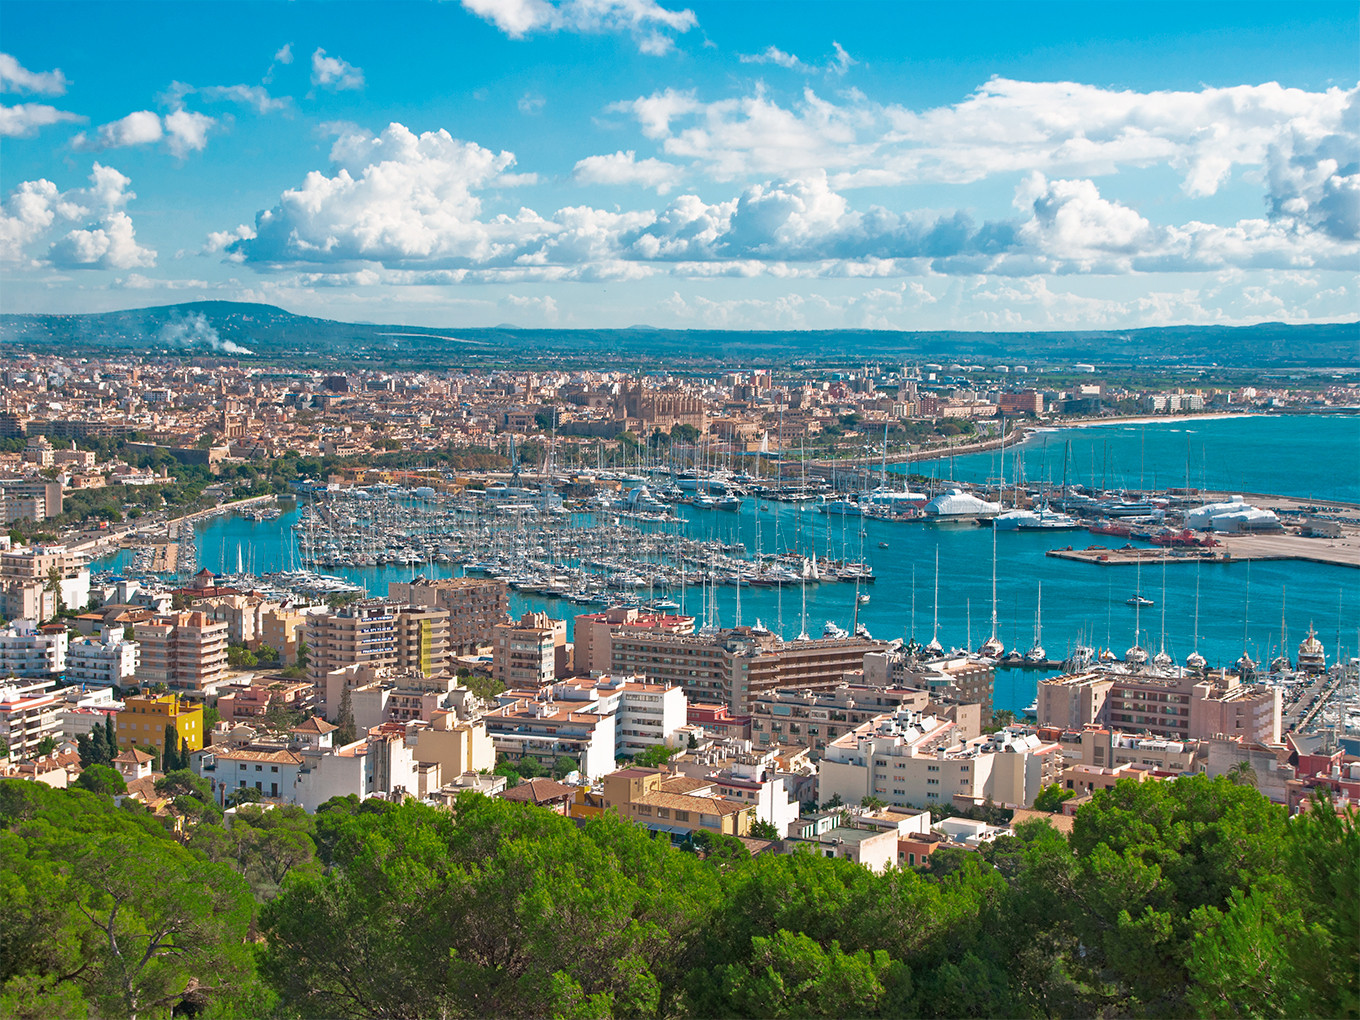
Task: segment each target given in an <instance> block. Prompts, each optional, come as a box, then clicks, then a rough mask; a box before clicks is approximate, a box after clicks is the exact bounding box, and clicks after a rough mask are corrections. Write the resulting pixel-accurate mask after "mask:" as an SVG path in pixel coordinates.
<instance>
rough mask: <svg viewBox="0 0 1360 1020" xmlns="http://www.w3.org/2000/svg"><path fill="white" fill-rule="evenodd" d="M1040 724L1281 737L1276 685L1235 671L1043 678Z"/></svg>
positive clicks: (1194, 736)
mask: <svg viewBox="0 0 1360 1020" xmlns="http://www.w3.org/2000/svg"><path fill="white" fill-rule="evenodd" d="M1038 721H1039V725H1041V726H1056V727H1061V728H1065V729H1073V730H1079V729H1082V728H1083V727H1085V726H1087V725H1090V724H1097V725H1100V726H1108V727H1111V728H1116V729H1120V730H1124V731H1127V732H1136V733H1151V734H1155V735H1157V736H1162V737H1170V738H1172V739H1173V740H1209V739H1211V738H1213V737H1218V736H1225V737H1231V738H1240V739H1242V740H1245V741H1248V742H1251V743H1261V744H1278V743H1279V742H1280V725H1281V697H1280V689H1279V688H1278V687H1273V686H1268V685H1258V684H1244V683H1242V681H1241V679H1240V678H1239V677H1238V675H1237V674H1236V673H1229V672H1226V671H1218V672H1215V673H1208V674H1205V675H1203V676H1201V675H1200V674H1198V673H1190V672H1180V671H1177V672H1173V673H1166V674H1162V673H1152V672H1144V673H1130V672H1123V671H1119V670H1116V669H1091V670H1087V671H1085V672H1082V673H1073V674H1068V675H1066V676H1059V677H1053V678H1051V679H1048V680H1042V681H1040V683H1039V707H1038Z"/></svg>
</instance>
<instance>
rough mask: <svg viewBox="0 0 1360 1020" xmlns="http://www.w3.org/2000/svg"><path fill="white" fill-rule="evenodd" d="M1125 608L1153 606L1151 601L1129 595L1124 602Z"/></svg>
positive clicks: (1139, 596) (1140, 596)
mask: <svg viewBox="0 0 1360 1020" xmlns="http://www.w3.org/2000/svg"><path fill="white" fill-rule="evenodd" d="M1124 605H1126V606H1151V605H1154V603H1153V601H1152V599H1149V598H1144V597H1143V596H1142V595H1130V596H1129V597H1128V598H1126V599H1125V600H1124Z"/></svg>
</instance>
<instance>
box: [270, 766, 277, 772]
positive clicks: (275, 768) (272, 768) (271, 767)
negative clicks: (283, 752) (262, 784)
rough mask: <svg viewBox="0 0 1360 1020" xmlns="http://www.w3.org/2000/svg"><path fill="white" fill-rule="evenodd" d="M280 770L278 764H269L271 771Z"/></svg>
mask: <svg viewBox="0 0 1360 1020" xmlns="http://www.w3.org/2000/svg"><path fill="white" fill-rule="evenodd" d="M278 770H279V767H278V766H277V765H270V766H269V771H270V772H277V771H278Z"/></svg>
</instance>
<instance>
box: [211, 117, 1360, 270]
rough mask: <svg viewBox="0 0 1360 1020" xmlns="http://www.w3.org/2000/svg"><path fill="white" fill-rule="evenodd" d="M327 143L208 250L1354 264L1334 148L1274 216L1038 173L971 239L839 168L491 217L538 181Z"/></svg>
mask: <svg viewBox="0 0 1360 1020" xmlns="http://www.w3.org/2000/svg"><path fill="white" fill-rule="evenodd" d="M640 102H643V103H644V104H645V105H644V107H642V108H639V109H637V110H636V112H637V114H638V116H639V120H640V122H641V123H642V124H643V130H644V132H647V131H651V132H655V133H658V134H661V135H663V136H664V137H665V138H667V140H670V141H676V140H678V141H682V142H685V143H686V144H691V145H695V146H697V145H698V138H697V135H695V134H694V133H693V132H694V131H695V130H698V129H684V130H679V131H672V129H671V124H672V122H673V121H674V120H675V119H676V118H679V117H686V116H691V114H690V113H688V112H687V111H689V110H690V109H691V107H692V105H693V104H694V99H693V97H692V96H691V95H689V94H688V93H676V92H667V93H662V94H659V95H658V96H654V97H649V98H648V99H647V100H644V101H640ZM752 103H753V105H752V106H751V107H750V108H749V109H748V111H747V114H746V119H747V121H748V122H759V123H760V124H761V125H762V126H761V128H760V130H759V131H753V132H752V134H754V135H756V136H758V137H760V138H762V139H764V140H765V144H766V148H767V150H768V151H766V152H765V153H764V154H763V155H762V156H761V159H762V160H764V161H768V162H769V163H772V164H773V163H779V162H787V163H790V164H796V162H797V160H796V159H795V157H794V153H796V152H797V150H798V140H799V139H800V138H803V137H805V136H806V134H807V133H808V132H809V131H810V130H811V128H810V125H811V124H812V123H814V122H816V123H818V124H819V128H818V130H817V131H816V132H813V133H814V134H817V135H818V136H819V137H820V138H822V139H824V140H837V139H840V140H842V141H843V142H844V144H842V145H840V146H839V148H838V151H839V152H840V153H841V154H842V155H844V154H845V153H846V152H848V151H850V150H853V149H854V148H855V144H854V141H853V139H854V137H855V132H856V131H857V130H858V126H859V125H858V124H857V123H856V118H855V116H842V115H841V114H839V113H836V112H835V111H832V110H820V111H819V110H818V109H817V107H818V104H819V103H820V100H818V99H817V98H816V97H815V96H814V95H812V94H811V93H806V94H805V102H804V106H803V108H802V111H801V112H800V114H799V115H798V116H797V117H795V118H793V119H792V120H790V119H789V118H788V117H787V116H785V114H786V113H787V111H781V110H780V108H778V107H777V106H776V105H775V104H773V103H771V102H769V101H768V100H766V99H765V98H764V97H762V96H757V97H756V98H755V99H754V100H753V101H752ZM728 126H729V127H730V124H729V125H728ZM338 130H339V131H340V134H339V137H338V138H337V139H336V141H335V143H334V144H333V146H332V148H331V160H332V162H333V164H334V169H333V171H331V172H330V173H329V175H328V174H326V173H321V172H313V173H311V174H309V175H308V176H307V178H306V180H305V181H304V182H303V184H302V185H301V186H299V187H298V188H296V189H293V190H290V191H287V192H285V193H284V194H283V195H282V196H281V198H280V201H279V203H278V204H277V205H276V206H275V207H274V208H272V209H270V210H266V211H264V212H261V213H259V214H258V215H257V217H256V221H255V224H254V226H253V227H251V228H249V230H250V231H252V232H253V234H251V233H247V232H246V231H245V230H238V231H236V232H222V233H218V234H215V235H213V237H212V238H210V239H209V242H208V247H209V249H211V250H221V251H224V252H225V253H226V254H227V257H228V258H232V259H236V260H238V261H245V262H250V263H253V264H257V265H261V264H262V265H271V266H285V265H291V266H295V267H306V268H308V269H313V270H315V271H317V272H322V273H326V272H331V273H346V272H354V271H357V270H359V269H362V268H366V267H381V268H382V269H384V270H385V271H387V272H389V273H390V272H397V271H402V272H404V271H420V272H427V271H459V272H465V273H466V274H467V276H466V279H468V280H475V281H481V282H516V281H522V280H538V281H544V280H568V279H576V280H584V279H625V278H641V277H643V276H646V275H650V274H654V273H658V272H664V273H670V274H672V275H675V276H690V277H716V276H731V277H750V276H755V275H768V276H770V277H772V278H776V279H794V278H817V279H845V280H852V279H884V278H889V277H894V276H896V277H902V276H925V275H930V274H940V275H946V276H972V275H977V274H990V275H994V276H998V277H1009V278H1022V277H1026V276H1035V275H1078V274H1087V275H1098V274H1107V275H1109V274H1131V273H1169V272H1182V273H1183V272H1205V271H1209V272H1219V271H1223V270H1225V269H1233V268H1238V269H1253V270H1258V269H1259V270H1290V271H1311V270H1320V269H1327V270H1345V269H1347V268H1352V267H1353V266H1354V265H1355V263H1356V260H1357V258H1360V244H1357V241H1356V239H1355V238H1354V237H1353V236H1351V235H1353V233H1354V230H1353V224H1354V215H1353V214H1352V213H1350V212H1348V207H1347V206H1346V205H1345V202H1344V201H1342V199H1345V198H1346V194H1345V193H1343V187H1344V186H1345V185H1346V184H1347V181H1348V178H1347V177H1346V175H1343V174H1339V173H1337V172H1334V170H1335V166H1336V165H1339V164H1338V163H1337V161H1336V159H1335V158H1334V157H1333V156H1331V155H1327V154H1326V153H1329V152H1331V149H1330V148H1328V147H1327V146H1329V145H1333V144H1334V143H1332V142H1327V145H1323V144H1322V142H1318V143H1317V144H1314V143H1312V142H1309V143H1308V145H1306V146H1304V145H1302V144H1300V145H1298V146H1297V147H1296V149H1295V156H1294V158H1293V159H1292V161H1283V160H1282V162H1283V163H1286V164H1287V165H1288V166H1291V167H1302V168H1303V170H1302V171H1300V174H1301V175H1300V174H1296V175H1295V176H1294V177H1290V178H1288V180H1287V182H1286V183H1281V184H1279V186H1278V187H1277V189H1276V190H1278V191H1280V192H1281V193H1282V194H1283V193H1284V192H1285V191H1288V190H1289V189H1291V188H1292V189H1293V192H1296V193H1297V194H1296V195H1295V196H1294V197H1293V198H1292V199H1289V202H1290V203H1291V204H1290V205H1289V206H1288V208H1286V209H1284V210H1283V211H1282V212H1280V213H1279V214H1277V215H1275V216H1273V217H1271V218H1248V219H1242V220H1239V221H1236V222H1231V223H1227V224H1214V223H1205V222H1199V221H1197V220H1190V221H1188V222H1179V223H1172V224H1169V225H1168V224H1157V223H1154V222H1152V221H1151V220H1150V219H1149V218H1148V217H1147V216H1145V215H1144V214H1143V213H1142V212H1140V211H1139V210H1138V209H1136V208H1133V207H1132V206H1130V205H1129V204H1127V203H1125V202H1121V201H1119V200H1118V199H1117V198H1114V197H1109V196H1106V195H1103V194H1102V193H1101V189H1100V188H1099V187H1098V186H1097V184H1096V182H1095V181H1093V180H1092V179H1090V178H1089V177H1071V178H1050V177H1048V176H1047V175H1045V174H1044V173H1042V172H1040V171H1037V170H1036V171H1031V172H1029V173H1028V174H1026V175H1025V176H1024V177H1022V178H1021V181H1020V184H1019V186H1018V187H1017V188H1016V192H1015V202H1014V207H1015V210H1016V212H1015V214H1014V215H1013V216H1012V217H1011V218H1006V219H997V220H990V221H982V222H975V221H974V220H973V219H972V218H971V217H970V216H969V215H968V214H966V213H964V212H962V211H956V212H949V211H944V212H940V211H926V210H910V209H909V210H906V211H899V210H894V209H889V208H884V207H882V206H878V205H867V206H863V205H857V204H855V203H852V202H851V200H850V198H849V197H848V195H847V193H846V190H845V186H844V184H843V183H842V181H841V178H843V177H844V176H845V174H846V173H847V172H849V171H837V172H836V173H834V174H828V173H827V172H826V171H825V170H822V169H820V168H818V169H812V170H807V169H802V170H798V169H795V170H794V171H792V172H784V173H772V174H770V175H768V176H766V177H765V179H763V180H760V181H758V182H756V183H748V184H745V185H743V186H739V187H736V188H734V189H733V191H732V192H731V193H730V194H731V197H729V198H726V199H719V200H717V201H706V200H704V199H702V198H700V197H699V196H698V195H694V194H680V195H676V196H674V197H673V198H671V199H670V200H669V202H668V204H667V205H666V206H665V207H664V208H661V209H633V210H619V209H614V210H613V211H610V210H604V209H594V208H590V207H588V206H571V207H566V208H561V209H558V210H556V211H555V212H549V211H547V210H542V211H540V210H535V209H532V208H527V207H519V208H518V209H513V207H511V211H503V212H500V213H498V214H487V213H486V212H485V211H484V210H483V195H482V193H483V192H486V191H488V190H490V189H496V190H497V191H503V190H504V189H505V188H508V187H511V186H513V185H516V184H521V183H525V182H526V181H530V180H532V179H533V177H532V175H520V174H515V173H513V171H512V167H513V166H514V163H515V159H514V156H513V154H511V153H508V152H500V153H495V152H492V151H491V150H488V149H485V148H482V147H481V146H479V145H476V144H475V143H471V142H463V141H458V140H456V139H454V138H452V137H451V136H450V135H449V134H448V133H447V132H443V131H440V132H431V133H427V134H422V135H416V134H414V133H413V132H411V131H410V130H409V129H407V128H405V127H404V126H402V125H400V124H392V125H390V126H389V127H388V128H387V129H386V130H385V131H384V132H383V133H382V134H381V135H379V136H376V137H375V136H372V135H370V134H368V133H367V132H364V131H362V130H359V129H356V128H353V127H352V126H349V127H341V128H339V129H338ZM724 130H727V128H724ZM1325 140H1326V139H1325V136H1324V141H1325ZM1335 144H1339V143H1335ZM709 151H712V150H709ZM1300 152H1302V153H1303V157H1302V158H1301V157H1299V155H1298V154H1299V153H1300ZM1329 161H1330V162H1329ZM762 165H764V164H763V163H762ZM733 172H734V173H735V168H734V171H733ZM685 174H686V170H685V168H684V167H683V166H682V165H678V164H677V163H676V162H671V161H666V160H661V159H656V158H644V159H639V158H638V156H637V152H636V150H632V149H628V150H621V151H618V152H615V153H613V154H610V155H599V156H590V157H586V158H584V159H582V160H579V161H578V162H577V163H576V165H575V167H574V170H573V179H574V180H575V181H577V182H578V183H581V184H602V185H609V186H615V187H617V186H620V185H625V184H640V185H643V186H645V187H649V188H654V189H656V191H657V192H658V193H667V192H669V191H670V190H671V189H673V188H674V186H675V185H676V183H677V182H678V181H679V180H680V179H682V176H683V175H685ZM1282 180H1284V179H1283V178H1282ZM1338 180H1339V181H1340V182H1341V183H1337V181H1338ZM1348 217H1349V218H1348ZM1348 231H1349V232H1350V233H1349V234H1348Z"/></svg>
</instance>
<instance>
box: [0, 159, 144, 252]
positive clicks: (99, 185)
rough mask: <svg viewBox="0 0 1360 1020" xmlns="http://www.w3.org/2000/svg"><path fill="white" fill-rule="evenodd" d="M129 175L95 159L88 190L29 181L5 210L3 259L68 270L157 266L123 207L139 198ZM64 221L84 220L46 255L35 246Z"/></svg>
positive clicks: (0, 234)
mask: <svg viewBox="0 0 1360 1020" xmlns="http://www.w3.org/2000/svg"><path fill="white" fill-rule="evenodd" d="M131 183H132V182H131V180H129V179H128V178H127V177H126V176H124V175H123V174H121V173H119V172H118V171H117V170H115V169H113V168H112V167H107V166H102V165H100V164H99V163H95V164H94V165H93V167H92V168H91V172H90V186H89V187H88V188H79V189H72V190H71V191H66V192H62V191H59V190H58V189H57V186H56V185H55V184H53V183H52V182H51V181H48V180H37V181H25V182H23V183H22V184H20V185H19V186H18V187H17V188H15V189H14V191H12V192H11V193H10V195H9V197H8V199H7V200H6V201H5V204H4V207H3V209H2V210H0V261H4V262H9V263H22V262H25V261H29V262H32V263H36V264H42V263H47V264H50V265H53V266H57V267H59V268H63V269H132V268H141V267H145V266H152V265H155V263H156V253H155V252H154V251H152V250H151V249H149V248H144V247H142V246H141V245H139V244H138V243H137V240H136V237H135V232H134V230H133V225H132V220H131V218H130V217H129V216H128V215H127V213H126V212H125V211H124V209H123V207H124V206H125V205H126V204H127V203H128V202H129V201H131V200H132V199H134V198H136V197H137V196H136V195H135V194H134V193H133V192H132V191H130V190H129V185H130V184H131ZM59 222H65V223H78V224H82V225H81V226H77V227H75V228H73V229H71V230H69V231H67V233H65V234H64V235H63V236H61V237H60V238H58V239H57V240H56V241H55V242H53V243H52V244H51V245H50V247H49V248H48V250H47V252H46V253H45V257H43V258H37V259H35V258H33V257H32V256H31V254H30V249H31V248H33V247H34V246H35V245H37V244H38V243H39V242H40V241H42V239H43V238H44V237H46V236H47V235H48V234H49V233H50V232H51V231H52V230H53V228H54V227H56V226H57V224H58V223H59Z"/></svg>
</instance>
